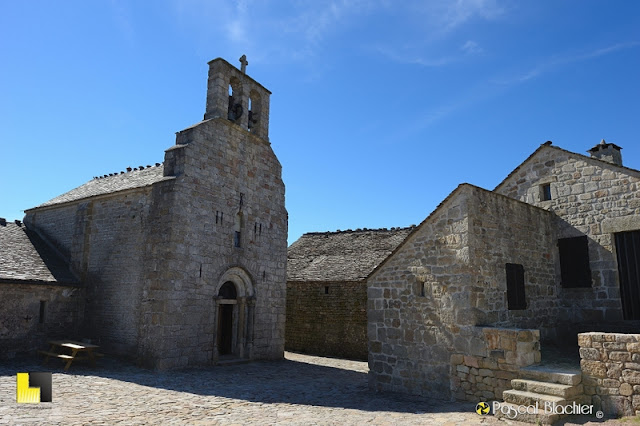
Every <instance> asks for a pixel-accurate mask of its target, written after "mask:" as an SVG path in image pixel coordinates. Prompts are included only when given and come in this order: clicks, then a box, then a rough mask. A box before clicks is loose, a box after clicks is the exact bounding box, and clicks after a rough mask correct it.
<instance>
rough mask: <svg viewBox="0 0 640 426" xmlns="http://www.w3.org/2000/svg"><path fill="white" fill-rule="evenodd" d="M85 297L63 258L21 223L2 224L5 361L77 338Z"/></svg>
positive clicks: (0, 335) (0, 328) (1, 353)
mask: <svg viewBox="0 0 640 426" xmlns="http://www.w3.org/2000/svg"><path fill="white" fill-rule="evenodd" d="M82 294H83V286H82V284H81V283H80V281H79V280H78V278H77V277H76V276H75V275H74V274H73V273H72V272H71V271H70V270H69V267H68V265H67V263H66V262H65V260H64V258H63V257H62V256H60V255H59V254H58V253H56V251H55V250H54V249H53V248H52V247H51V246H50V245H48V244H47V243H46V242H44V241H43V240H42V239H41V238H40V237H39V236H38V235H37V234H36V233H34V232H31V231H30V230H28V229H27V228H26V227H25V226H24V224H22V222H21V221H18V220H17V221H15V222H7V221H6V220H5V219H3V218H0V295H1V297H0V313H1V314H0V348H2V350H0V358H4V357H9V358H12V357H14V356H15V355H16V354H19V353H23V352H30V351H34V350H35V349H37V348H38V347H39V345H41V344H42V341H43V340H44V339H45V338H47V337H50V338H55V337H63V336H64V334H65V333H69V332H71V333H74V332H77V327H78V326H79V324H80V322H81V321H82V315H83V313H84V309H83V306H84V297H82Z"/></svg>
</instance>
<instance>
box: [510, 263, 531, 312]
mask: <svg viewBox="0 0 640 426" xmlns="http://www.w3.org/2000/svg"><path fill="white" fill-rule="evenodd" d="M505 271H506V273H507V306H508V309H509V310H510V311H513V310H521V309H526V308H527V300H526V297H525V294H524V267H523V266H522V265H520V264H517V263H507V264H506V265H505Z"/></svg>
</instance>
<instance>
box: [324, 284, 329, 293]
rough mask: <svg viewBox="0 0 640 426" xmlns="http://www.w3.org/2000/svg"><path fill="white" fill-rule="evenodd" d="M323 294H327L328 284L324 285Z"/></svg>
mask: <svg viewBox="0 0 640 426" xmlns="http://www.w3.org/2000/svg"><path fill="white" fill-rule="evenodd" d="M324 294H329V286H325V287H324Z"/></svg>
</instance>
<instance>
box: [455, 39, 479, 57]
mask: <svg viewBox="0 0 640 426" xmlns="http://www.w3.org/2000/svg"><path fill="white" fill-rule="evenodd" d="M460 49H461V50H462V51H463V52H464V53H466V54H469V55H475V54H478V53H482V52H483V49H482V47H480V45H478V43H476V42H475V41H473V40H467V42H466V43H465V44H463V45H462V47H460Z"/></svg>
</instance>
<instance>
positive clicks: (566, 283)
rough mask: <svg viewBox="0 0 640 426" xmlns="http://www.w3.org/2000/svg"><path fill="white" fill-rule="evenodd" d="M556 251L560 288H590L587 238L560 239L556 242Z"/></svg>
mask: <svg viewBox="0 0 640 426" xmlns="http://www.w3.org/2000/svg"><path fill="white" fill-rule="evenodd" d="M558 251H559V252H560V274H561V282H562V287H565V288H579V287H585V288H586V287H591V268H590V267H589V240H588V239H587V237H586V236H581V237H574V238H561V239H559V240H558Z"/></svg>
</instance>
